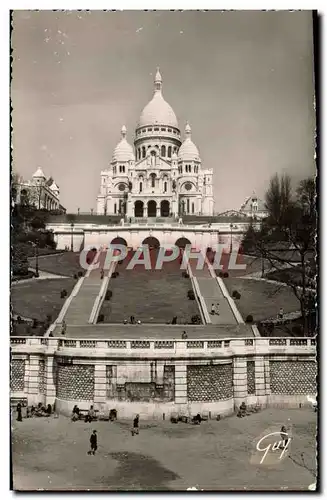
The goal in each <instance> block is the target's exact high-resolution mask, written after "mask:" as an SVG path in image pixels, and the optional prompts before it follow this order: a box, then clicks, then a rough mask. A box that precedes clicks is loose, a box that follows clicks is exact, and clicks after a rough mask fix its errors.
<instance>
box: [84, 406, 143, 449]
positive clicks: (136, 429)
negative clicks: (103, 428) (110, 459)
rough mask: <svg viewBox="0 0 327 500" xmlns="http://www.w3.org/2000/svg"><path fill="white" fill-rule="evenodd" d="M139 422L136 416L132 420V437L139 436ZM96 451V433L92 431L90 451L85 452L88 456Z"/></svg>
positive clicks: (138, 417)
mask: <svg viewBox="0 0 327 500" xmlns="http://www.w3.org/2000/svg"><path fill="white" fill-rule="evenodd" d="M139 421H140V415H139V414H137V415H136V416H135V417H134V419H133V427H132V431H131V432H132V436H135V434H139ZM97 449H98V435H97V431H96V430H94V431H93V432H92V434H91V436H90V450H89V451H88V452H87V454H88V455H95V452H96V451H97Z"/></svg>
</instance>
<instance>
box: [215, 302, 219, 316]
mask: <svg viewBox="0 0 327 500" xmlns="http://www.w3.org/2000/svg"><path fill="white" fill-rule="evenodd" d="M215 313H216V314H217V316H219V302H217V304H216V309H215Z"/></svg>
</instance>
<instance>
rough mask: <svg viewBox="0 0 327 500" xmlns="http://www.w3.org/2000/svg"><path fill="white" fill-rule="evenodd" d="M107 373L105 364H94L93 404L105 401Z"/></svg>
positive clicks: (100, 403)
mask: <svg viewBox="0 0 327 500" xmlns="http://www.w3.org/2000/svg"><path fill="white" fill-rule="evenodd" d="M106 387H107V373H106V365H97V364H95V365H94V404H95V405H102V404H104V403H105V401H106V398H107V394H106Z"/></svg>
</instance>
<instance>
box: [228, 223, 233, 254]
mask: <svg viewBox="0 0 327 500" xmlns="http://www.w3.org/2000/svg"><path fill="white" fill-rule="evenodd" d="M229 227H230V247H229V253H230V254H231V253H232V251H233V227H234V226H233V224H232V223H230V225H229Z"/></svg>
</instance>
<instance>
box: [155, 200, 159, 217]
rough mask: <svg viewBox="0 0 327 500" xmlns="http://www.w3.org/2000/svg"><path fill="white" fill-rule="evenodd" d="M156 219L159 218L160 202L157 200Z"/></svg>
mask: <svg viewBox="0 0 327 500" xmlns="http://www.w3.org/2000/svg"><path fill="white" fill-rule="evenodd" d="M156 203H157V217H160V200H157V202H156Z"/></svg>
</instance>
